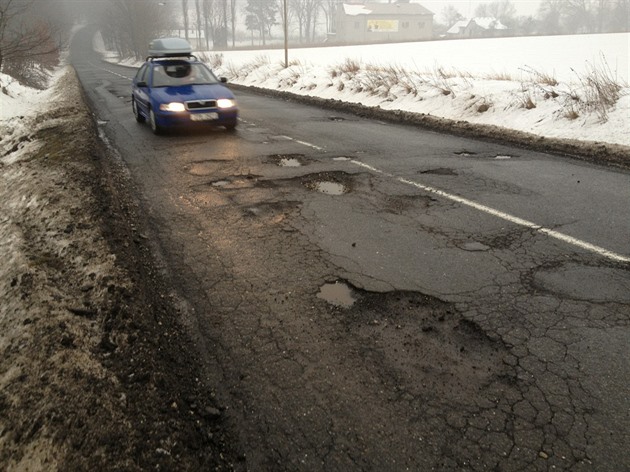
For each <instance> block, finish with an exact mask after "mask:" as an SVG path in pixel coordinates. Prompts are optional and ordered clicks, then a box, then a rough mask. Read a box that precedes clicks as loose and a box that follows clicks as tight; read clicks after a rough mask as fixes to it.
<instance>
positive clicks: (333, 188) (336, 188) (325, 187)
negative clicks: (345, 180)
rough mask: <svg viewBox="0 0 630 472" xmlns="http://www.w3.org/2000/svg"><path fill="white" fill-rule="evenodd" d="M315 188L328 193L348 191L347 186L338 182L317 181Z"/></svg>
mask: <svg viewBox="0 0 630 472" xmlns="http://www.w3.org/2000/svg"><path fill="white" fill-rule="evenodd" d="M314 190H317V191H318V192H320V193H324V194H326V195H343V194H344V193H346V187H345V186H344V185H343V184H340V183H337V182H316V183H315V187H314Z"/></svg>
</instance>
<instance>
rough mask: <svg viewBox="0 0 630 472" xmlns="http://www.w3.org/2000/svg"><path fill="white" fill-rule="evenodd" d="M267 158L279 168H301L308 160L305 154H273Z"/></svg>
mask: <svg viewBox="0 0 630 472" xmlns="http://www.w3.org/2000/svg"><path fill="white" fill-rule="evenodd" d="M267 158H268V159H269V160H270V161H271V162H273V163H274V164H275V165H277V166H279V167H301V166H303V165H304V164H305V160H306V157H305V156H304V154H272V155H271V156H267Z"/></svg>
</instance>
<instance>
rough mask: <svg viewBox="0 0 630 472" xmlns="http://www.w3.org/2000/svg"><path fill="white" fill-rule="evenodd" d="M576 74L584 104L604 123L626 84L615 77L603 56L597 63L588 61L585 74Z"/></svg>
mask: <svg viewBox="0 0 630 472" xmlns="http://www.w3.org/2000/svg"><path fill="white" fill-rule="evenodd" d="M576 74H577V73H576ZM577 75H578V78H579V80H580V83H581V84H582V87H583V89H584V106H585V107H586V108H587V109H589V110H591V111H594V112H595V113H597V115H598V117H599V119H600V121H601V122H602V123H605V122H606V121H608V112H609V111H610V110H611V109H612V108H613V107H614V106H615V104H616V103H617V102H618V101H619V99H620V98H621V95H622V91H623V88H624V86H626V87H627V84H623V83H621V81H619V80H618V79H617V78H616V76H615V74H613V73H612V71H611V70H610V67H609V65H608V62H606V59H605V58H604V57H602V58H601V61H600V63H599V64H591V63H589V64H588V70H587V71H586V73H585V74H583V75H580V74H577Z"/></svg>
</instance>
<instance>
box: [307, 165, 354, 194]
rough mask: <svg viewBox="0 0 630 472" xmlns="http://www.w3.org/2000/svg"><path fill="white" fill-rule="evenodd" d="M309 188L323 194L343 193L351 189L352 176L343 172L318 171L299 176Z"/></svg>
mask: <svg viewBox="0 0 630 472" xmlns="http://www.w3.org/2000/svg"><path fill="white" fill-rule="evenodd" d="M301 180H302V185H304V186H305V187H306V188H307V189H309V190H315V191H316V192H319V193H323V194H325V195H343V194H345V193H349V192H351V191H352V187H353V186H352V176H351V175H350V174H347V173H345V172H339V171H336V172H318V173H316V174H309V175H305V176H303V177H302V178H301Z"/></svg>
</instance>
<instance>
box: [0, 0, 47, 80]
mask: <svg viewBox="0 0 630 472" xmlns="http://www.w3.org/2000/svg"><path fill="white" fill-rule="evenodd" d="M33 3H34V2H33V1H24V0H22V1H20V0H0V70H2V67H3V65H5V64H6V62H9V61H12V60H20V61H23V60H24V59H27V58H34V57H41V56H45V55H48V54H57V52H58V50H59V42H58V36H57V33H58V32H57V31H56V29H55V27H54V26H53V25H52V24H51V23H50V22H48V21H46V20H44V18H45V16H44V17H41V16H39V15H38V14H37V12H35V11H34V9H33ZM39 13H43V14H44V15H45V13H44V12H41V11H40V12H39Z"/></svg>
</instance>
